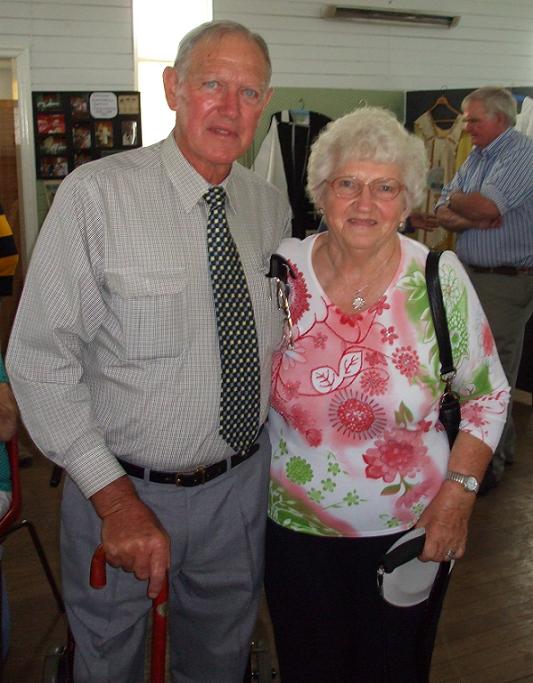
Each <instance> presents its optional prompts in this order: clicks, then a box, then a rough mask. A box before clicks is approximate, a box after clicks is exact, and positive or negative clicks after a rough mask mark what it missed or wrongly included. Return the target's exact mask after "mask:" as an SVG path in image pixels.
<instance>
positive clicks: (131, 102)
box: [118, 93, 141, 115]
mask: <svg viewBox="0 0 533 683" xmlns="http://www.w3.org/2000/svg"><path fill="white" fill-rule="evenodd" d="M140 109H141V108H140V106H139V93H131V94H127V95H126V94H124V95H119V96H118V113H119V114H120V115H124V114H133V115H135V114H139V112H140Z"/></svg>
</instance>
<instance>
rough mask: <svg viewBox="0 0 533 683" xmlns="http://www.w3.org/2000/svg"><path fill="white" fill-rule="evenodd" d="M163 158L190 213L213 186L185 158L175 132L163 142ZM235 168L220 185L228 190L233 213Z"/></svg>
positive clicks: (172, 180) (227, 193) (228, 200)
mask: <svg viewBox="0 0 533 683" xmlns="http://www.w3.org/2000/svg"><path fill="white" fill-rule="evenodd" d="M161 157H162V160H163V165H164V167H165V169H166V171H167V173H168V175H169V178H170V181H171V182H172V184H173V185H174V187H175V188H176V190H178V191H179V193H180V197H181V198H182V201H183V204H184V207H185V210H186V211H187V212H188V213H190V212H191V211H192V210H193V208H194V207H195V206H196V205H197V204H198V202H203V201H204V200H203V195H204V194H205V192H207V190H208V189H209V187H211V186H210V185H209V183H208V182H207V181H206V180H205V178H203V177H202V176H201V175H200V174H199V173H198V172H197V171H196V170H195V169H194V168H193V167H192V166H191V164H190V163H189V162H188V161H187V159H186V158H185V157H184V156H183V154H182V153H181V150H180V148H179V147H178V145H177V144H176V140H175V139H174V132H171V133H170V135H169V136H168V137H167V138H166V139H165V140H163V143H162V148H161ZM234 166H235V165H232V167H231V171H230V172H229V174H228V176H227V177H226V178H225V179H224V180H223V182H222V183H220V186H221V187H223V188H224V189H225V190H226V196H227V205H228V207H229V208H230V210H231V211H232V212H233V213H235V207H236V188H235V179H234V178H235V172H234Z"/></svg>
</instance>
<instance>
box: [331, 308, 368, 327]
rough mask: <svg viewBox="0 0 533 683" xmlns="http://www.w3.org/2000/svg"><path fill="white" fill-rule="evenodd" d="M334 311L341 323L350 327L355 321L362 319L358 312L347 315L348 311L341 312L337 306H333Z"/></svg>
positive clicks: (353, 325)
mask: <svg viewBox="0 0 533 683" xmlns="http://www.w3.org/2000/svg"><path fill="white" fill-rule="evenodd" d="M335 313H336V314H337V315H338V316H339V320H340V324H341V325H349V326H350V327H355V325H356V323H358V322H361V320H362V319H363V316H362V315H361V314H360V313H354V314H353V315H348V313H343V311H341V309H340V308H337V307H335Z"/></svg>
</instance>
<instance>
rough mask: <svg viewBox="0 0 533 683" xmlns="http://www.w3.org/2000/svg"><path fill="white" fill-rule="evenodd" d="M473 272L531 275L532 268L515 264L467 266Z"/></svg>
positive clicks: (532, 272) (532, 273)
mask: <svg viewBox="0 0 533 683" xmlns="http://www.w3.org/2000/svg"><path fill="white" fill-rule="evenodd" d="M468 267H469V268H471V269H472V270H473V271H474V273H492V274H493V275H533V268H527V267H524V268H521V267H517V266H491V267H486V266H471V265H469V266H468Z"/></svg>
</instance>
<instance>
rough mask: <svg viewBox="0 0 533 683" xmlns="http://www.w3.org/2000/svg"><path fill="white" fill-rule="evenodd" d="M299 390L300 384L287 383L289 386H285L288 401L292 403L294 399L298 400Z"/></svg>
mask: <svg viewBox="0 0 533 683" xmlns="http://www.w3.org/2000/svg"><path fill="white" fill-rule="evenodd" d="M299 389H300V382H287V384H285V396H286V397H287V400H288V401H291V400H292V399H293V398H296V396H298V391H299Z"/></svg>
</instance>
